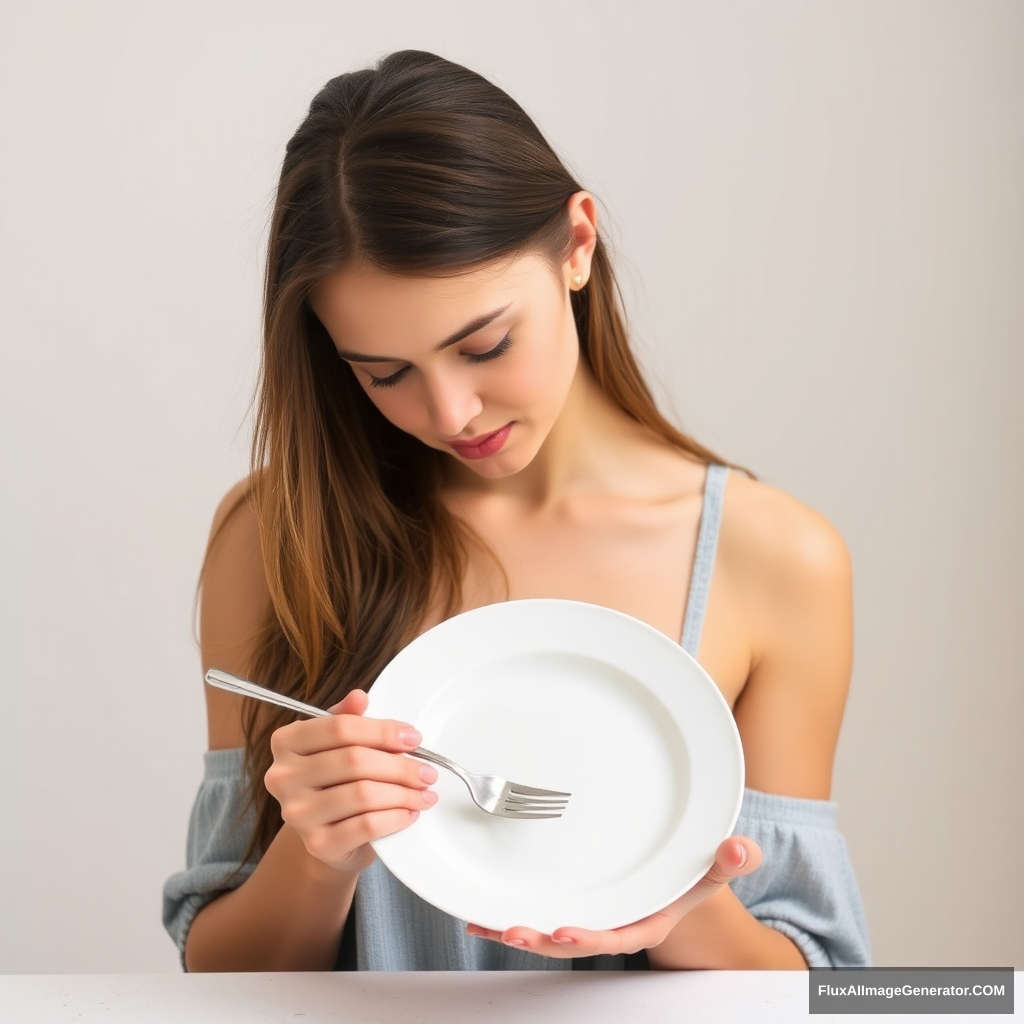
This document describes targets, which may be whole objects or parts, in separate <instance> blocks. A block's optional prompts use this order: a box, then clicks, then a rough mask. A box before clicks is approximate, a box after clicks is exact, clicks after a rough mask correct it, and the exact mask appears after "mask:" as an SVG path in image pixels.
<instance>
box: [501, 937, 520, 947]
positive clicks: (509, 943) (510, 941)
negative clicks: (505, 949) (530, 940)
mask: <svg viewBox="0 0 1024 1024" xmlns="http://www.w3.org/2000/svg"><path fill="white" fill-rule="evenodd" d="M501 941H502V942H504V943H505V945H506V946H519V947H522V946H525V945H526V939H502V940H501Z"/></svg>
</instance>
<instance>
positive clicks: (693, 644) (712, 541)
mask: <svg viewBox="0 0 1024 1024" xmlns="http://www.w3.org/2000/svg"><path fill="white" fill-rule="evenodd" d="M728 475H729V467H728V466H719V465H717V464H712V465H710V466H708V469H707V475H706V476H705V479H704V507H703V508H702V509H701V513H700V529H699V530H698V531H697V549H696V551H695V552H694V554H693V573H692V575H691V576H690V593H689V596H688V597H687V599H686V615H685V617H684V619H683V639H682V641H681V642H682V645H683V650H684V651H686V653H687V654H692V655H693V656H694V657H695V658H696V657H697V651H698V650H699V648H700V634H701V630H702V629H703V627H704V612H705V611H706V610H707V605H708V593H709V591H710V590H711V575H712V573H713V572H714V569H715V551H716V550H717V549H718V533H719V529H720V527H721V525H722V498H723V496H724V495H725V481H726V478H727V477H728Z"/></svg>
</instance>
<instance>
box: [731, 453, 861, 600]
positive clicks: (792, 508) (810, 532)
mask: <svg viewBox="0 0 1024 1024" xmlns="http://www.w3.org/2000/svg"><path fill="white" fill-rule="evenodd" d="M720 544H721V545H722V547H721V557H722V558H723V559H724V560H725V561H726V562H727V564H729V566H730V568H732V569H733V570H735V571H740V572H743V573H745V574H747V575H748V576H750V575H752V576H756V577H758V578H759V579H760V581H761V582H762V583H763V584H764V585H766V586H771V587H772V589H774V590H776V591H778V592H779V596H782V594H785V593H788V594H792V595H793V596H794V597H796V596H798V595H799V594H800V593H801V592H804V591H808V590H809V591H817V590H819V589H820V588H824V589H826V590H827V589H829V588H832V587H847V586H849V580H850V555H849V551H848V549H847V546H846V542H845V541H844V540H843V537H842V535H841V534H840V533H839V531H838V530H837V529H836V527H835V526H834V525H833V524H832V523H831V522H830V521H829V520H828V519H826V518H825V517H824V516H823V515H821V513H819V512H816V511H815V510H814V509H812V508H810V507H809V506H807V505H805V504H804V503H803V502H801V501H799V500H798V499H797V498H795V497H793V496H792V495H791V494H788V493H786V492H785V491H782V490H779V489H778V488H776V487H772V486H770V485H768V484H765V483H761V482H759V481H757V480H751V479H750V478H749V477H746V476H743V475H741V474H739V473H733V474H730V478H729V484H728V491H727V497H726V514H725V515H724V516H723V521H722V532H721V536H720Z"/></svg>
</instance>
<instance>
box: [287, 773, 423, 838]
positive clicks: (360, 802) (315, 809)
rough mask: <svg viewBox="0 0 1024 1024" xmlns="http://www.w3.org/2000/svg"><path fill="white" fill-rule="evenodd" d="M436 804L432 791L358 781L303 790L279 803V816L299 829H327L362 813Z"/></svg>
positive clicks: (414, 809)
mask: <svg viewBox="0 0 1024 1024" xmlns="http://www.w3.org/2000/svg"><path fill="white" fill-rule="evenodd" d="M436 803H437V794H436V793H435V792H434V791H433V790H412V789H408V788H407V787H405V786H391V785H387V784H385V783H380V782H367V781H365V780H361V781H359V782H353V783H350V784H348V785H345V786H334V787H332V788H331V789H326V790H321V791H319V792H312V791H310V792H307V793H304V794H301V795H299V796H297V797H294V798H292V799H289V800H286V801H285V802H284V803H282V804H281V816H282V817H283V818H284V820H285V821H286V822H287V823H288V824H289V825H291V826H292V828H294V829H296V830H297V831H299V832H304V833H305V832H312V831H314V830H315V829H318V828H330V827H332V826H334V825H338V824H341V823H343V822H345V821H348V820H350V819H352V818H357V817H359V816H360V815H362V814H374V813H376V812H378V811H390V810H399V809H404V810H407V811H416V812H419V811H423V810H426V809H427V808H429V807H433V806H434V804H436Z"/></svg>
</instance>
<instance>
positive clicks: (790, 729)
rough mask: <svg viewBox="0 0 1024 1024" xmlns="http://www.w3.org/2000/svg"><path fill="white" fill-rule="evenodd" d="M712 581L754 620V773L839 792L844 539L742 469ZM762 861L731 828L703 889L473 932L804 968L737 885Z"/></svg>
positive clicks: (747, 714)
mask: <svg viewBox="0 0 1024 1024" xmlns="http://www.w3.org/2000/svg"><path fill="white" fill-rule="evenodd" d="M713 586H720V587H721V589H722V591H724V592H725V593H727V595H728V601H729V603H730V605H731V614H730V620H731V621H733V622H736V621H739V622H743V623H744V632H745V633H746V635H745V636H744V637H743V638H742V644H743V646H744V647H745V648H746V649H748V650H749V651H750V664H749V670H748V673H747V679H746V682H745V684H744V685H743V688H742V690H741V692H740V694H739V697H738V698H737V700H736V702H735V705H734V709H733V710H734V714H735V717H736V724H737V726H738V728H739V731H740V735H741V737H742V740H743V749H744V757H745V762H746V784H747V786H748V787H749V788H751V789H757V790H762V791H764V792H767V793H775V794H779V795H782V796H792V797H804V798H810V799H828V797H829V794H830V790H831V781H832V762H833V758H834V755H835V749H836V743H837V741H838V736H839V728H840V725H841V722H842V717H843V710H844V707H845V704H846V696H847V691H848V689H849V684H850V673H851V667H852V650H853V625H852V618H853V616H852V607H853V603H852V583H851V570H850V559H849V555H848V552H847V549H846V546H845V544H844V543H843V540H842V538H841V537H840V535H839V534H838V532H837V531H836V530H835V528H834V527H833V526H832V525H831V524H830V523H828V522H827V521H826V520H825V519H823V518H822V517H821V516H819V515H818V514H817V513H815V512H813V511H811V510H810V509H808V508H806V507H805V506H803V505H802V504H800V503H799V502H797V501H796V500H795V499H793V498H791V497H789V496H788V495H786V494H783V493H782V492H780V491H777V490H774V489H773V488H770V487H766V486H765V485H763V484H759V483H755V482H753V481H750V480H747V479H744V478H740V477H738V476H734V477H733V478H732V479H731V480H730V486H729V492H728V497H727V502H726V515H725V517H724V520H723V524H722V533H721V536H720V540H719V550H718V557H717V566H716V575H715V583H714V584H713ZM712 599H713V600H714V592H713V597H712ZM712 642H713V640H712ZM702 650H703V647H702ZM760 861H761V851H760V849H759V848H758V846H757V844H756V843H754V842H753V841H752V840H750V839H747V838H742V837H732V838H730V839H727V840H725V841H724V842H723V843H722V844H721V845H720V846H719V847H718V851H717V855H716V859H715V863H714V865H713V866H712V868H711V870H710V871H709V872H708V874H707V875H706V876H705V877H704V878H703V879H702V880H701V881H700V882H699V883H698V884H697V885H696V886H694V888H693V889H691V890H690V891H689V892H687V893H686V894H684V895H683V896H682V897H681V898H680V899H679V900H677V901H676V902H675V903H673V904H671V905H670V906H668V907H666V908H665V909H664V910H662V911H660V912H658V913H657V914H653V915H652V916H651V917H648V918H645V919H644V920H643V921H638V922H636V923H634V924H631V925H627V926H626V927H624V928H618V929H615V930H612V931H604V932H590V931H586V930H584V929H580V928H559V929H557V930H556V931H555V932H553V933H552V935H549V936H546V935H541V934H540V933H538V932H535V931H531V930H530V929H526V928H511V929H509V930H508V931H506V932H504V933H495V932H489V931H486V930H484V929H479V928H476V927H473V926H471V928H470V932H471V933H472V934H479V935H482V936H484V937H486V938H491V939H497V940H499V941H504V942H507V943H509V944H511V945H516V946H520V947H521V948H526V949H529V950H530V951H532V952H536V953H541V954H544V955H547V956H556V957H566V956H589V955H593V954H602V953H604V954H616V953H631V952H635V951H637V950H640V949H646V950H647V956H648V960H649V962H650V965H651V966H652V967H654V968H660V969H688V968H699V969H703V968H722V969H734V970H746V969H757V968H777V969H788V970H797V969H803V968H805V967H806V966H807V964H806V961H805V959H804V956H803V954H802V953H801V952H800V950H799V949H798V948H797V946H796V944H795V943H794V942H793V941H792V940H791V939H790V938H789V937H788V936H786V935H784V934H782V933H781V932H779V931H777V930H775V929H773V928H771V927H769V926H767V925H764V924H762V923H761V922H760V921H758V920H757V919H756V918H755V917H754V916H753V915H752V914H751V913H750V912H749V911H748V910H747V909H746V908H745V907H744V906H743V904H742V903H741V902H740V900H739V899H738V898H737V897H736V896H735V895H734V894H733V892H732V890H731V889H730V888H729V882H730V881H732V879H733V878H737V877H739V876H741V875H746V874H749V873H750V872H751V871H753V870H755V869H756V868H757V867H758V866H759V865H760Z"/></svg>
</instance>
